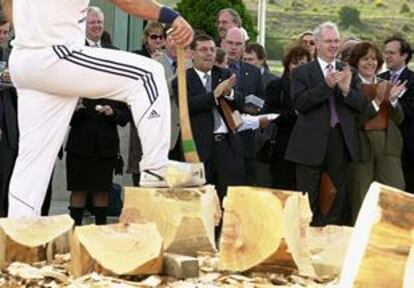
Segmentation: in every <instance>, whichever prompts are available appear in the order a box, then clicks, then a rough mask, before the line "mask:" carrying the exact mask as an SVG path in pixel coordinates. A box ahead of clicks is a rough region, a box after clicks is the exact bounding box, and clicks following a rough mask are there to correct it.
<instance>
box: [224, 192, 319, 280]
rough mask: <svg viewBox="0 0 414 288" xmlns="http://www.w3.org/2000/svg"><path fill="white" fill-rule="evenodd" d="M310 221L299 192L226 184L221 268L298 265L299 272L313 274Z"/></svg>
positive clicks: (235, 270)
mask: <svg viewBox="0 0 414 288" xmlns="http://www.w3.org/2000/svg"><path fill="white" fill-rule="evenodd" d="M310 220H311V211H310V207H309V201H308V198H307V196H306V195H303V194H301V193H299V192H289V191H282V190H275V189H265V188H256V187H229V190H228V194H227V197H226V198H225V200H224V217H223V230H222V237H221V240H220V253H219V267H220V269H221V270H228V271H234V272H240V271H245V270H248V269H251V268H252V267H254V266H256V265H258V264H262V265H269V266H271V267H274V266H279V267H284V268H288V270H289V269H290V268H292V269H296V268H298V269H299V271H300V272H301V274H302V275H309V276H314V274H315V273H314V270H313V267H312V265H311V263H310V257H309V256H310V255H309V250H308V249H307V243H306V231H307V227H308V226H309V222H310ZM262 268H263V267H262ZM258 270H262V271H263V270H266V269H258ZM290 270H291V269H290Z"/></svg>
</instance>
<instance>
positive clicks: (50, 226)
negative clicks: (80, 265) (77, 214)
mask: <svg viewBox="0 0 414 288" xmlns="http://www.w3.org/2000/svg"><path fill="white" fill-rule="evenodd" d="M73 224H74V222H73V220H72V218H70V217H69V216H68V215H60V216H50V217H37V218H1V219H0V267H1V268H3V267H5V266H7V265H9V264H10V263H12V262H14V261H19V262H23V263H28V264H31V263H34V262H38V261H44V260H46V261H51V260H53V258H54V256H55V254H62V253H68V252H69V237H70V234H71V233H72V227H73Z"/></svg>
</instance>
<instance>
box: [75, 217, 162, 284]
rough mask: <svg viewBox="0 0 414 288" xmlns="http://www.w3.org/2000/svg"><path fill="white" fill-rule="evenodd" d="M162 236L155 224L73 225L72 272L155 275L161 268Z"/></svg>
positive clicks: (78, 273)
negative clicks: (74, 226)
mask: <svg viewBox="0 0 414 288" xmlns="http://www.w3.org/2000/svg"><path fill="white" fill-rule="evenodd" d="M162 250H163V248H162V238H161V235H160V234H159V232H158V230H157V227H156V225H155V224H154V223H153V224H129V225H127V226H125V225H122V224H116V225H105V226H96V225H87V226H79V227H76V228H75V231H74V233H73V237H72V241H71V260H72V261H71V271H72V274H73V275H74V276H75V277H79V276H82V275H84V274H87V273H91V272H98V273H102V274H105V275H143V274H157V273H160V272H161V270H162Z"/></svg>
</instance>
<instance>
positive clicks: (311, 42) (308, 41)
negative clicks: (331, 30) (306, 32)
mask: <svg viewBox="0 0 414 288" xmlns="http://www.w3.org/2000/svg"><path fill="white" fill-rule="evenodd" d="M302 43H303V44H306V45H310V46H315V41H313V40H302Z"/></svg>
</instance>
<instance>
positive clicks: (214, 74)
mask: <svg viewBox="0 0 414 288" xmlns="http://www.w3.org/2000/svg"><path fill="white" fill-rule="evenodd" d="M223 80H224V79H223V78H222V77H221V73H219V72H218V71H217V68H216V67H215V66H213V69H211V81H212V82H211V85H212V86H211V90H212V91H214V89H215V88H216V87H217V85H218V84H220V83H221V82H222V81H223Z"/></svg>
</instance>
